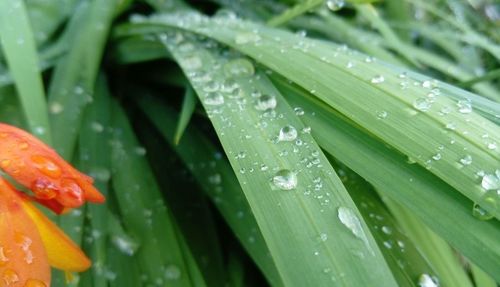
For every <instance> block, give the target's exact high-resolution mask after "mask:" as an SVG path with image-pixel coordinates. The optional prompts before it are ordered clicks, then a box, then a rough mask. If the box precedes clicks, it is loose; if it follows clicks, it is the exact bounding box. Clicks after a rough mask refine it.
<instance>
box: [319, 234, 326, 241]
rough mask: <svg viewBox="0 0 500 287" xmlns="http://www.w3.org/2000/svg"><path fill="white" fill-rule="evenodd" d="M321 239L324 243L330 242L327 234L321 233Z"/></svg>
mask: <svg viewBox="0 0 500 287" xmlns="http://www.w3.org/2000/svg"><path fill="white" fill-rule="evenodd" d="M319 239H320V240H321V241H323V242H325V241H327V240H328V235H327V234H326V233H321V234H320V235H319Z"/></svg>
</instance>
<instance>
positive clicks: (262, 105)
mask: <svg viewBox="0 0 500 287" xmlns="http://www.w3.org/2000/svg"><path fill="white" fill-rule="evenodd" d="M277 103H278V102H277V101H276V97H275V96H272V95H266V94H264V95H261V96H260V97H259V98H258V99H257V102H256V103H255V109H257V110H259V111H267V110H272V109H274V108H276V105H277Z"/></svg>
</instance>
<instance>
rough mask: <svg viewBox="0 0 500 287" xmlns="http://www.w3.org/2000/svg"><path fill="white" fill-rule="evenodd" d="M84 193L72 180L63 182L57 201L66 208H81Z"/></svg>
mask: <svg viewBox="0 0 500 287" xmlns="http://www.w3.org/2000/svg"><path fill="white" fill-rule="evenodd" d="M83 196H84V194H83V191H82V189H81V188H80V186H79V185H78V184H77V183H76V182H74V181H73V180H70V179H63V180H62V181H61V191H60V193H59V194H58V195H57V201H59V203H60V204H62V205H63V206H65V207H79V206H81V205H82V204H83V201H84V200H83Z"/></svg>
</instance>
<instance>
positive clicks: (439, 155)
mask: <svg viewBox="0 0 500 287" xmlns="http://www.w3.org/2000/svg"><path fill="white" fill-rule="evenodd" d="M441 157H442V156H441V154H440V153H437V154H435V155H433V156H432V159H433V160H440V159H441Z"/></svg>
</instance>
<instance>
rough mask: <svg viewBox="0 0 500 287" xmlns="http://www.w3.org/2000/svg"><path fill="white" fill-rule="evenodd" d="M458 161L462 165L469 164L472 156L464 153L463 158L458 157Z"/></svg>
mask: <svg viewBox="0 0 500 287" xmlns="http://www.w3.org/2000/svg"><path fill="white" fill-rule="evenodd" d="M460 163H461V164H463V165H470V164H471V163H472V156H470V155H465V156H464V157H463V158H461V159H460Z"/></svg>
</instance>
